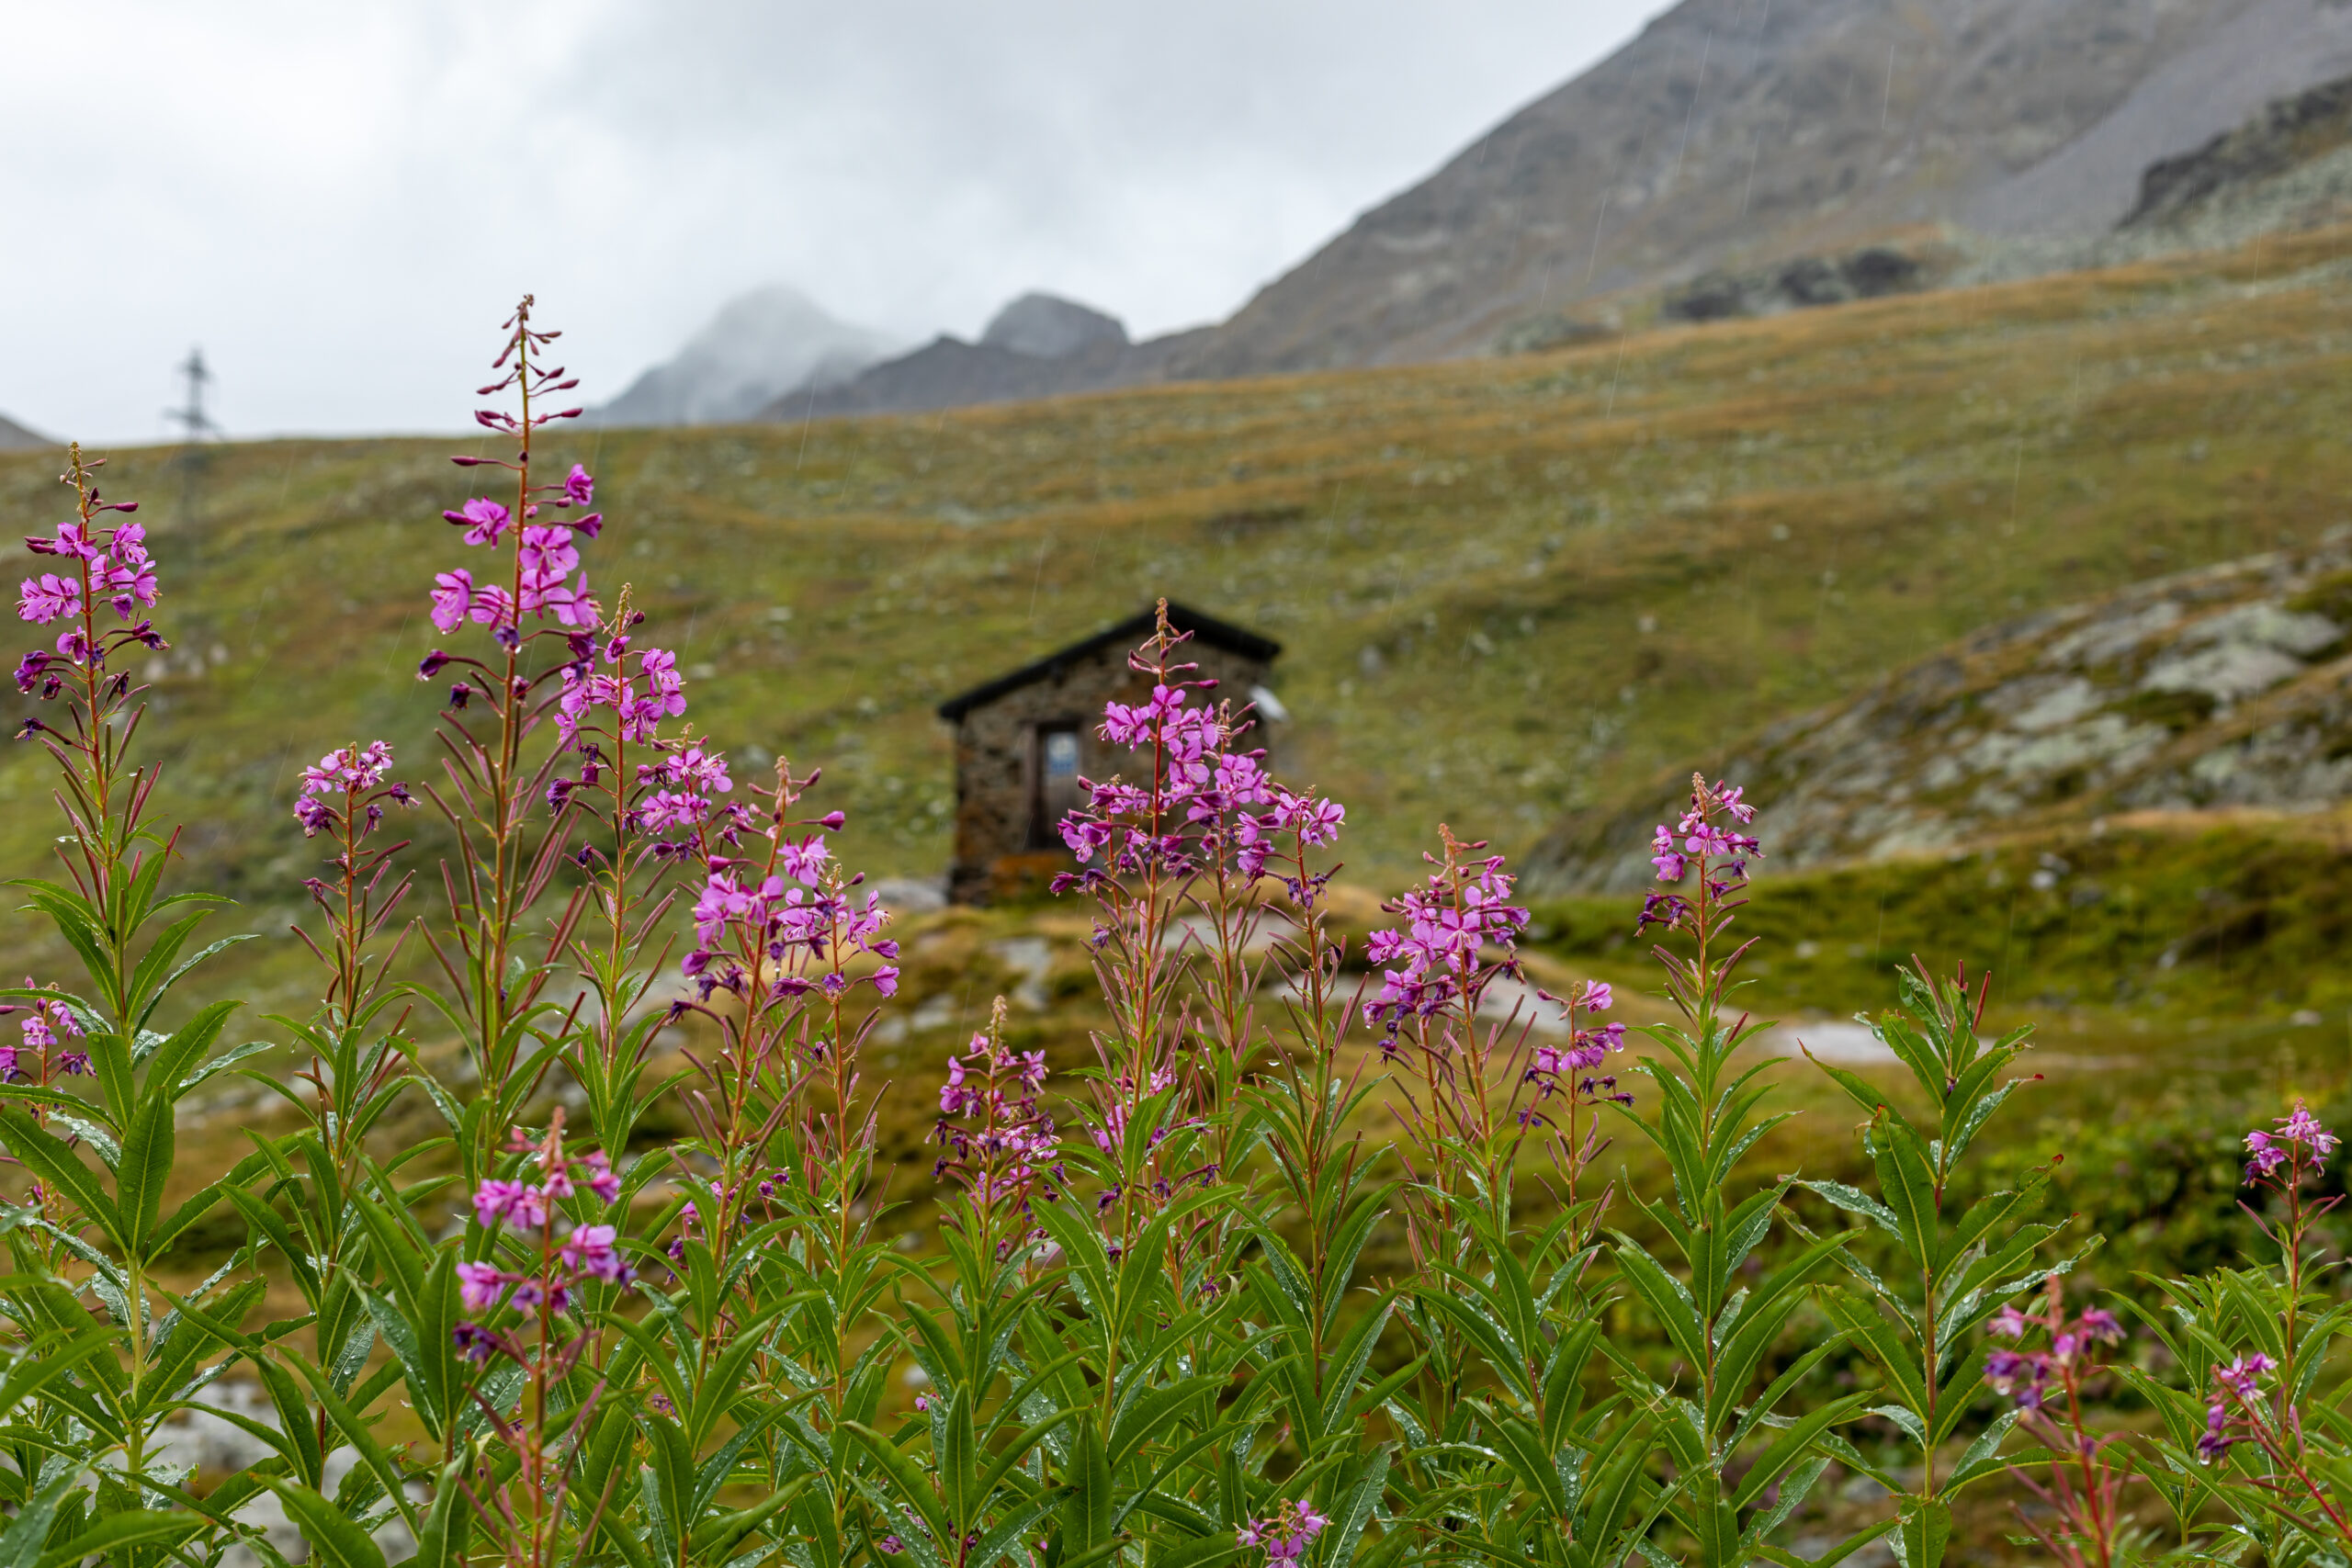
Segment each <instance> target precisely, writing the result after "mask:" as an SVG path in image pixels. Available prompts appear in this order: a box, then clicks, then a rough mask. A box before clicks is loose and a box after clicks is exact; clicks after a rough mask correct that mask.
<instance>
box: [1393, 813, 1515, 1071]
mask: <svg viewBox="0 0 2352 1568" xmlns="http://www.w3.org/2000/svg"><path fill="white" fill-rule="evenodd" d="M1445 841H1446V856H1445V860H1444V861H1443V863H1441V864H1440V865H1439V868H1438V869H1437V870H1436V871H1435V872H1433V873H1431V874H1430V878H1429V881H1428V885H1427V886H1425V887H1424V888H1421V889H1419V890H1418V891H1415V892H1412V893H1408V894H1406V895H1405V896H1404V897H1402V898H1400V899H1398V900H1397V901H1396V902H1395V903H1393V904H1389V905H1385V906H1383V908H1386V909H1387V910H1388V911H1389V912H1390V913H1392V914H1400V915H1403V916H1405V917H1406V918H1407V924H1406V926H1405V929H1403V930H1402V931H1374V932H1373V933H1372V937H1371V940H1370V942H1367V943H1366V945H1365V948H1364V955H1365V957H1367V958H1368V959H1370V960H1371V961H1372V962H1373V963H1374V964H1396V965H1397V967H1395V968H1389V969H1384V970H1383V972H1382V974H1381V990H1380V994H1379V995H1378V996H1377V997H1375V998H1373V999H1372V1000H1371V1001H1369V1002H1366V1003H1365V1004H1364V1019H1365V1021H1366V1022H1368V1023H1374V1024H1380V1023H1385V1025H1386V1027H1387V1031H1388V1032H1389V1033H1390V1034H1392V1035H1393V1034H1395V1033H1396V1032H1397V1028H1398V1027H1399V1026H1400V1025H1401V1024H1402V1023H1403V1022H1404V1021H1405V1020H1406V1019H1408V1018H1412V1017H1420V1018H1427V1017H1429V1016H1430V1015H1431V1014H1433V1013H1436V1012H1438V1011H1439V1010H1442V1009H1444V1008H1446V1007H1448V1006H1450V1005H1453V1004H1454V1003H1455V1002H1457V1001H1459V1002H1462V1003H1463V1005H1464V1006H1466V1007H1469V1008H1472V1009H1475V1008H1476V1005H1477V998H1478V996H1479V994H1480V993H1482V992H1483V991H1484V990H1485V988H1486V986H1487V981H1488V980H1489V979H1491V978H1492V977H1493V976H1494V975H1496V974H1498V973H1499V972H1501V971H1502V970H1503V969H1505V968H1507V967H1510V966H1511V965H1512V964H1514V963H1515V961H1516V954H1517V951H1518V948H1517V943H1518V938H1519V934H1520V933H1521V931H1525V930H1526V929H1527V922H1528V920H1529V919H1530V916H1529V913H1528V911H1527V910H1526V909H1524V908H1520V907H1518V906H1515V905H1512V904H1511V903H1510V902H1509V899H1510V890H1511V886H1512V884H1513V882H1514V881H1516V878H1514V877H1513V876H1512V875H1511V874H1509V873H1507V872H1505V871H1504V870H1503V869H1502V867H1503V857H1502V856H1500V855H1494V856H1489V857H1487V858H1486V859H1482V860H1472V861H1464V860H1462V859H1460V858H1459V857H1458V856H1457V855H1456V853H1455V852H1456V850H1457V849H1464V848H1467V849H1474V850H1475V849H1477V848H1482V847H1484V846H1481V845H1459V844H1456V843H1455V841H1454V840H1453V838H1452V836H1451V835H1450V834H1449V835H1448V836H1447V838H1446V840H1445ZM1429 858H1430V859H1432V860H1434V859H1435V857H1429ZM1489 946H1493V947H1498V948H1500V949H1501V950H1502V957H1501V959H1500V960H1499V961H1498V962H1497V963H1493V964H1482V963H1481V961H1480V959H1481V953H1482V950H1484V949H1485V948H1487V947H1489Z"/></svg>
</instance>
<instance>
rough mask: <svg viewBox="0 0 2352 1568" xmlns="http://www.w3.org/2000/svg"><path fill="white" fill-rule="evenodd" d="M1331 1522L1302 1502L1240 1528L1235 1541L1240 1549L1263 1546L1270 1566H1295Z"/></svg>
mask: <svg viewBox="0 0 2352 1568" xmlns="http://www.w3.org/2000/svg"><path fill="white" fill-rule="evenodd" d="M1330 1522H1331V1521H1330V1520H1329V1518H1326V1517H1324V1516H1323V1515H1321V1514H1318V1513H1317V1512H1316V1511H1315V1509H1314V1508H1313V1506H1310V1505H1308V1504H1306V1503H1305V1502H1297V1503H1284V1504H1283V1506H1282V1507H1281V1509H1280V1510H1279V1511H1277V1512H1276V1513H1275V1515H1274V1517H1272V1518H1270V1519H1251V1520H1250V1521H1248V1522H1247V1523H1245V1524H1244V1525H1242V1527H1241V1528H1240V1529H1239V1530H1238V1531H1236V1532H1235V1539H1236V1540H1238V1541H1239V1542H1240V1543H1241V1544H1242V1545H1243V1546H1257V1547H1263V1548H1264V1549H1265V1552H1266V1561H1267V1562H1268V1563H1269V1564H1273V1563H1294V1564H1295V1563H1298V1562H1304V1561H1305V1560H1306V1550H1307V1548H1308V1547H1310V1546H1312V1545H1314V1544H1315V1538H1316V1537H1317V1536H1318V1535H1321V1534H1322V1533H1323V1529H1324V1527H1325V1526H1326V1525H1329V1523H1330Z"/></svg>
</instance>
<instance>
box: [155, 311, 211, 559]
mask: <svg viewBox="0 0 2352 1568" xmlns="http://www.w3.org/2000/svg"><path fill="white" fill-rule="evenodd" d="M175 374H177V375H179V376H181V377H184V378H186V379H187V402H186V403H184V404H183V405H181V406H180V407H178V408H175V409H165V410H164V418H165V419H167V420H170V421H171V422H172V423H175V424H176V425H178V426H179V427H180V431H181V437H182V439H183V441H184V442H185V443H186V449H185V450H183V451H182V452H181V454H180V516H181V518H182V519H183V520H184V521H186V522H187V523H190V524H196V523H200V522H202V521H203V509H204V496H203V491H202V487H201V485H200V483H199V481H200V480H201V479H202V478H203V475H204V469H205V468H206V467H207V465H208V463H209V454H208V453H207V452H206V451H205V449H204V444H205V443H206V442H207V441H209V440H211V439H213V438H215V437H217V436H219V435H220V434H222V432H221V429H220V426H219V425H217V424H215V423H212V416H211V415H209V414H208V413H206V412H204V389H205V387H206V385H207V384H208V383H209V382H210V381H211V379H212V372H211V370H210V368H209V367H207V366H206V365H205V363H204V350H203V349H202V348H200V347H199V348H191V349H189V350H188V351H187V360H186V361H185V362H183V363H182V364H180V365H179V366H178V367H176V368H175Z"/></svg>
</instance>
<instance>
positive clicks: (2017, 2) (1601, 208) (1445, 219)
mask: <svg viewBox="0 0 2352 1568" xmlns="http://www.w3.org/2000/svg"><path fill="white" fill-rule="evenodd" d="M2346 73H2352V6H2345V5H2343V4H2341V3H2339V0H2164V3H2161V4H2160V3H2156V0H1939V4H1937V5H1934V6H1926V5H1920V4H1917V0H1778V3H1773V0H1684V3H1683V4H1681V5H1679V6H1676V7H1674V9H1673V10H1671V11H1669V12H1668V13H1667V14H1666V15H1664V16H1663V17H1659V18H1657V20H1656V21H1655V22H1653V23H1652V24H1651V25H1650V26H1649V27H1648V28H1646V29H1645V31H1644V32H1643V33H1642V34H1641V36H1640V37H1638V38H1637V39H1634V41H1633V42H1631V43H1629V44H1628V45H1626V47H1625V48H1624V49H1623V50H1622V51H1619V52H1618V53H1617V54H1615V55H1613V56H1611V58H1610V59H1608V60H1607V61H1604V62H1602V63H1600V65H1598V66H1596V67H1594V68H1593V69H1592V70H1590V71H1589V72H1587V73H1585V74H1583V75H1582V76H1579V77H1577V79H1575V80H1574V81H1571V82H1569V83H1567V84H1566V85H1564V86H1562V87H1560V88H1558V89H1557V90H1555V91H1554V92H1552V93H1550V94H1548V95H1546V96H1544V97H1543V98H1541V99H1539V100H1537V101H1536V102H1535V103H1532V104H1531V105H1529V106H1528V107H1525V108H1523V109H1521V110H1520V111H1519V112H1518V113H1516V114H1514V115H1512V116H1511V117H1510V118H1508V119H1506V120H1504V121H1503V122H1502V123H1501V124H1500V125H1498V126H1497V127H1496V128H1495V129H1494V130H1492V131H1491V132H1489V133H1488V134H1487V135H1486V136H1484V137H1481V138H1480V139H1479V140H1478V141H1476V143H1474V144H1473V145H1472V146H1470V147H1469V148H1467V149H1466V150H1464V152H1462V153H1460V154H1459V155H1458V156H1456V157H1455V158H1454V159H1453V161H1451V162H1450V163H1448V164H1446V165H1445V166H1444V167H1443V168H1442V169H1440V170H1439V171H1438V172H1437V173H1436V174H1434V175H1431V176H1430V178H1429V179H1428V180H1426V181H1424V182H1422V183H1421V184H1420V185H1418V186H1414V187H1413V188H1412V189H1410V190H1408V191H1405V192H1403V193H1402V194H1400V195H1398V196H1397V197H1393V198H1392V199H1390V200H1388V201H1386V202H1385V203H1383V204H1382V205H1380V206H1379V207H1377V208H1374V209H1373V210H1371V211H1369V212H1367V213H1365V214H1364V215H1363V217H1362V218H1361V219H1359V220H1357V221H1356V222H1355V224H1354V225H1353V226H1352V227H1351V228H1350V229H1349V230H1348V231H1346V232H1345V233H1343V234H1341V235H1340V236H1339V237H1338V238H1336V239H1334V240H1333V241H1331V242H1330V243H1329V244H1327V245H1326V246H1324V247H1323V248H1322V249H1321V250H1320V251H1318V252H1317V253H1316V254H1314V255H1312V256H1310V257H1308V258H1307V259H1306V261H1305V262H1303V263H1301V264H1300V265H1298V266H1297V267H1296V268H1295V269H1294V270H1292V271H1291V272H1290V273H1289V274H1287V275H1285V276H1283V277H1282V278H1280V279H1278V280H1277V281H1275V282H1274V283H1272V285H1270V286H1269V287H1268V288H1265V289H1264V290H1263V291H1262V292H1261V293H1260V294H1259V295H1258V297H1257V298H1256V299H1252V300H1251V301H1250V303H1249V305H1248V306H1247V307H1246V308H1245V309H1244V310H1241V311H1240V312H1239V313H1238V315H1236V316H1235V317H1234V318H1233V319H1232V320H1231V321H1227V322H1226V323H1225V324H1224V325H1222V326H1220V327H1219V328H1217V329H1216V332H1215V333H1214V334H1212V335H1211V336H1210V337H1209V338H1208V340H1207V341H1206V342H1205V343H1204V344H1202V345H1201V346H1200V348H1199V349H1198V350H1197V351H1196V352H1193V353H1191V354H1188V355H1186V356H1185V357H1184V361H1183V364H1182V370H1183V372H1184V373H1186V374H1191V375H1200V376H1230V375H1243V374H1254V373H1261V372H1266V371H1278V370H1292V369H1304V368H1309V367H1336V366H1346V365H1363V364H1380V363H1391V362H1398V361H1408V360H1418V359H1430V358H1438V357H1444V356H1447V355H1457V354H1465V353H1479V352H1484V351H1487V349H1489V348H1490V347H1491V346H1492V345H1493V344H1495V343H1496V342H1497V341H1498V339H1500V338H1502V337H1504V336H1506V335H1508V334H1509V333H1510V332H1511V330H1512V329H1513V326H1514V324H1515V323H1519V322H1522V321H1525V320H1526V319H1528V318H1531V317H1537V316H1541V315H1542V314H1544V312H1547V311H1554V312H1556V311H1558V310H1562V309H1563V308H1564V307H1568V306H1572V305H1574V304H1575V302H1576V301H1577V300H1579V299H1589V298H1593V297H1596V296H1601V295H1607V294H1611V293H1613V292H1617V291H1622V290H1626V289H1629V288H1658V287H1665V286H1670V285H1672V284H1674V283H1675V282H1677V281H1678V280H1679V279H1684V278H1690V277H1692V276H1697V275H1698V274H1700V273H1702V272H1705V271H1708V270H1710V269H1726V268H1727V269H1731V270H1733V271H1737V270H1738V269H1740V268H1743V267H1754V266H1758V265H1762V264H1764V263H1767V262H1771V261H1775V260H1780V259H1785V258H1788V257H1792V256H1797V255H1815V254H1829V253H1834V252H1838V251H1843V250H1850V249H1853V248H1855V247H1857V246H1860V245H1862V244H1865V243H1870V242H1873V241H1879V240H1883V239H1886V238H1889V237H1897V238H1900V237H1902V236H1904V235H1905V234H1906V233H1916V232H1918V231H1928V230H1941V229H1945V228H1947V227H1949V228H1950V229H1951V230H1954V231H1963V232H1966V233H1969V234H1973V235H1979V236H1985V237H1989V238H1992V239H1996V240H2003V241H2008V242H2033V241H2041V242H2049V241H2069V240H2079V239H2081V238H2084V237H2087V236H2090V235H2095V234H2097V233H2098V232H2100V231H2104V230H2106V229H2108V228H2109V227H2110V226H2112V225H2113V224H2114V223H2116V222H2117V221H2118V220H2120V219H2121V218H2122V217H2124V215H2125V214H2126V213H2127V212H2128V211H2130V210H2131V208H2132V207H2133V205H2134V201H2135V198H2136V197H2137V196H2138V194H2139V182H2140V177H2141V175H2142V172H2143V170H2144V169H2145V168H2146V167H2147V166H2148V165H2149V164H2152V163H2154V162H2156V161H2157V160H2159V159H2163V158H2165V157H2168V156H2171V155H2174V154H2177V153H2179V152H2182V151H2183V150H2185V149H2188V148H2192V147H2195V146H2197V145H2199V143H2200V142H2203V141H2206V140H2207V139H2208V138H2210V137H2212V136H2214V135H2215V134H2217V133H2219V132H2222V131H2223V130H2228V129H2229V128H2231V127H2233V126H2234V125H2236V124H2238V123H2239V122H2240V121H2242V120H2244V119H2245V118H2246V117H2248V116H2249V115H2252V114H2254V113H2256V112H2257V111H2258V110H2260V109H2261V108H2262V107H2263V106H2264V105H2265V104H2266V103H2267V102H2269V101H2270V100H2272V99H2274V98H2278V97H2280V96H2288V95H2292V94H2295V93H2297V92H2300V91H2301V90H2303V89H2306V88H2309V87H2311V86H2312V85H2315V84H2318V83H2321V82H2324V81H2328V80H2332V79H2334V78H2335V77H2338V76H2342V75H2345V74H2346Z"/></svg>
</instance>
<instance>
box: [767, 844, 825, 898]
mask: <svg viewBox="0 0 2352 1568" xmlns="http://www.w3.org/2000/svg"><path fill="white" fill-rule="evenodd" d="M828 853H829V852H828V851H827V849H826V847H825V840H823V839H821V838H819V837H817V836H816V835H815V834H813V833H812V834H810V835H809V837H808V838H806V839H804V840H801V841H800V842H798V843H797V844H796V843H793V842H791V841H789V840H786V842H784V843H783V844H780V845H778V846H777V848H776V864H777V865H778V867H780V868H781V869H782V870H783V872H784V874H785V875H786V876H789V877H791V878H792V879H793V880H795V881H797V882H799V883H802V884H804V885H806V886H810V887H814V886H817V884H818V883H819V882H820V881H822V880H823V879H824V874H825V861H826V858H827V855H828Z"/></svg>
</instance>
